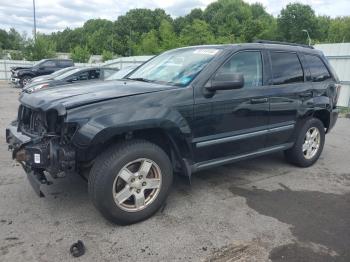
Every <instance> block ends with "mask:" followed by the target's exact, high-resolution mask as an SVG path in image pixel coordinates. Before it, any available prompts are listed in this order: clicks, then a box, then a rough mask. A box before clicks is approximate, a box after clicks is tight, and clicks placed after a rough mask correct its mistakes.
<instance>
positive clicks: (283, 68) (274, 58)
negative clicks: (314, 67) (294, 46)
mask: <svg viewBox="0 0 350 262" xmlns="http://www.w3.org/2000/svg"><path fill="white" fill-rule="evenodd" d="M270 56H271V65H272V76H273V84H274V85H281V84H291V83H299V82H304V71H303V68H302V66H301V63H300V60H299V57H298V55H297V54H296V53H287V52H270Z"/></svg>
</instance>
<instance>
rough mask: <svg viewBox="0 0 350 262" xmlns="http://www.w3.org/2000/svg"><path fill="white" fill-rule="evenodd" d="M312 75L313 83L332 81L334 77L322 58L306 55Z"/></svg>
mask: <svg viewBox="0 0 350 262" xmlns="http://www.w3.org/2000/svg"><path fill="white" fill-rule="evenodd" d="M304 56H305V58H306V61H307V64H308V66H309V69H310V73H311V80H312V81H313V82H322V81H325V80H327V79H330V78H331V77H332V76H331V74H330V73H329V71H328V69H327V67H326V65H325V64H324V63H323V61H322V60H321V58H319V57H318V56H315V55H304Z"/></svg>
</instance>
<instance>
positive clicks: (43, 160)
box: [6, 122, 75, 197]
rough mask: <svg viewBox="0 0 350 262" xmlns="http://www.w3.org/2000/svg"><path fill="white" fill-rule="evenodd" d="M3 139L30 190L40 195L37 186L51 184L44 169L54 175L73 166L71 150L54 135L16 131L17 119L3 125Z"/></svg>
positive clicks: (41, 194) (73, 155)
mask: <svg viewBox="0 0 350 262" xmlns="http://www.w3.org/2000/svg"><path fill="white" fill-rule="evenodd" d="M6 142H7V143H8V145H9V146H8V147H9V150H11V151H12V158H13V159H14V160H16V161H18V162H19V163H20V164H21V165H22V167H23V169H24V171H25V172H26V174H27V177H28V180H29V182H30V184H31V185H32V187H33V189H34V191H35V192H36V193H37V194H38V195H39V196H41V197H42V196H44V194H43V192H42V191H41V186H42V185H49V184H51V182H50V181H48V179H47V178H46V175H45V173H44V171H46V172H47V173H49V174H51V176H52V177H53V178H57V177H58V174H60V173H64V172H67V171H73V170H74V169H75V151H74V150H73V148H71V147H70V146H67V145H60V142H59V138H58V137H55V136H49V137H30V136H28V135H26V134H23V133H22V132H20V131H18V127H17V122H13V123H11V125H10V126H9V127H7V128H6Z"/></svg>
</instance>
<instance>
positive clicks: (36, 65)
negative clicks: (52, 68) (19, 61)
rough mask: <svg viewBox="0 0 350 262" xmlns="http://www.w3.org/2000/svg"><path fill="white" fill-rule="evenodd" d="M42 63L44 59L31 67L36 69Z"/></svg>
mask: <svg viewBox="0 0 350 262" xmlns="http://www.w3.org/2000/svg"><path fill="white" fill-rule="evenodd" d="M44 61H45V59H41V60H40V61H38V62H36V63H34V65H33V67H38V66H39V65H40V64H41V63H42V62H44Z"/></svg>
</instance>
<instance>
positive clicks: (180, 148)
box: [78, 126, 192, 176]
mask: <svg viewBox="0 0 350 262" xmlns="http://www.w3.org/2000/svg"><path fill="white" fill-rule="evenodd" d="M108 129H110V130H108ZM112 130H113V128H106V129H104V130H102V131H100V132H99V133H98V134H97V135H96V136H95V137H94V139H93V141H92V143H91V144H90V145H89V146H88V147H83V148H80V149H79V148H78V158H80V160H84V161H85V160H89V161H90V160H93V159H94V158H96V156H98V155H99V154H100V153H102V152H103V151H104V150H106V148H108V147H110V146H111V145H114V144H115V143H118V142H120V141H125V140H131V139H143V140H146V141H149V142H151V143H154V144H156V145H158V146H159V147H160V148H162V149H163V150H164V152H165V153H166V154H167V155H168V157H169V159H170V160H171V162H172V164H173V168H174V170H175V171H179V172H181V173H183V174H185V175H186V176H190V168H189V164H188V161H189V160H190V159H192V149H191V146H190V144H189V142H188V138H186V136H185V134H183V133H182V132H181V130H180V129H179V128H176V127H172V128H171V129H167V128H162V127H159V126H148V127H147V128H137V127H129V128H126V127H124V128H122V129H114V130H113V131H112Z"/></svg>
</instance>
